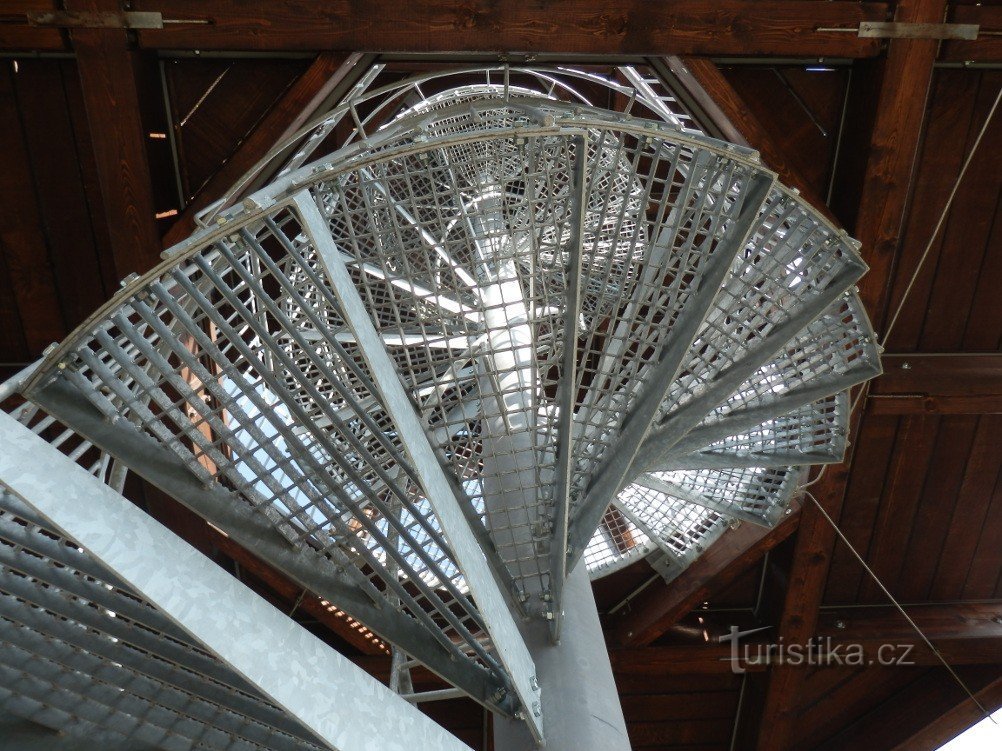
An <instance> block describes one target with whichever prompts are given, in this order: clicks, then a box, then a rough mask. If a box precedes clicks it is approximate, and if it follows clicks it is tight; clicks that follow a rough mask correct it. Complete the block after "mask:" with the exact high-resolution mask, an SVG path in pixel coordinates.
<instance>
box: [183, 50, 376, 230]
mask: <svg viewBox="0 0 1002 751" xmlns="http://www.w3.org/2000/svg"><path fill="white" fill-rule="evenodd" d="M359 58H360V56H359V55H357V54H353V55H344V54H340V53H334V52H321V53H320V54H319V55H317V57H316V59H315V60H314V61H313V62H312V63H311V64H310V67H309V68H307V69H306V71H305V72H304V73H303V74H302V75H301V76H300V77H299V78H298V79H297V80H296V81H295V83H293V84H292V86H290V87H289V89H288V90H287V91H286V92H285V93H284V94H283V95H282V96H281V98H280V99H279V100H278V101H277V102H276V103H275V104H274V105H273V106H272V107H271V109H270V110H268V113H267V114H266V115H265V116H264V118H263V119H262V120H261V122H259V123H258V124H257V125H256V126H255V128H254V130H253V131H252V132H251V134H250V135H249V136H247V138H245V139H244V141H243V142H242V143H241V144H240V146H239V147H238V148H237V150H236V151H235V152H234V153H233V155H232V156H231V157H230V158H229V159H228V160H227V161H226V163H225V164H223V166H222V167H221V168H220V169H219V171H218V172H216V174H215V175H213V176H212V178H211V179H210V180H209V181H208V182H207V183H206V184H205V185H204V186H202V188H201V189H200V190H199V192H198V195H196V196H195V197H194V198H193V199H192V200H191V202H190V203H189V204H188V205H187V206H186V207H185V209H184V211H182V212H181V215H180V216H178V218H177V219H176V220H175V222H174V224H172V225H171V227H170V229H169V230H168V231H167V234H166V235H165V236H164V239H163V244H164V247H170V246H171V245H174V244H176V243H178V242H180V241H181V240H183V239H185V238H186V237H187V236H188V235H190V234H191V233H192V231H193V230H194V229H195V215H196V214H197V213H198V212H199V211H201V210H202V209H204V208H205V207H206V206H208V205H209V204H211V203H212V202H214V201H217V200H219V199H220V198H221V197H222V196H223V195H224V194H225V193H226V191H227V190H229V188H230V187H231V186H232V185H233V184H234V183H236V182H237V180H239V179H240V178H241V177H243V175H244V174H245V173H246V172H247V171H248V170H250V169H251V168H252V167H254V165H255V164H257V162H258V161H259V160H261V159H262V158H263V157H264V156H265V155H266V154H267V153H268V152H269V151H270V150H271V149H272V148H273V147H274V146H276V145H277V144H279V143H281V142H282V141H284V140H285V139H286V138H289V137H290V136H292V135H293V134H294V133H295V132H296V131H297V130H299V129H300V128H301V127H303V125H305V124H306V123H307V122H308V121H309V120H310V118H312V117H313V116H314V115H316V114H317V110H318V109H319V108H320V107H321V106H322V105H323V104H324V103H325V102H326V101H327V99H328V97H329V96H330V95H331V94H332V93H333V92H334V91H335V89H337V88H338V87H339V86H340V85H341V84H342V83H343V82H344V81H345V80H346V79H347V78H349V77H350V76H351V75H352V72H353V70H354V67H355V65H357V64H358V63H359Z"/></svg>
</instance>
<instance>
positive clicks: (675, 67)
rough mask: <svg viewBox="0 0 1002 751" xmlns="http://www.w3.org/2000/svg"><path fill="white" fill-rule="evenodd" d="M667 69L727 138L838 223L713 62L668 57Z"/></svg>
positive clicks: (693, 58) (780, 144) (779, 144)
mask: <svg viewBox="0 0 1002 751" xmlns="http://www.w3.org/2000/svg"><path fill="white" fill-rule="evenodd" d="M668 67H669V69H670V70H671V71H672V73H674V74H675V77H676V80H677V81H678V82H679V84H681V85H682V86H684V87H685V89H686V92H687V93H688V94H689V95H690V96H691V97H692V98H693V99H694V100H695V101H696V102H697V104H700V105H701V108H702V109H703V111H704V112H705V113H706V115H707V117H708V118H710V119H711V120H712V121H713V125H714V126H715V127H716V128H717V130H719V131H720V133H721V135H723V137H724V138H726V139H727V140H729V141H734V142H735V143H740V144H742V145H746V146H751V147H752V148H754V149H757V150H758V152H759V154H761V156H762V162H763V163H764V164H765V166H767V167H768V168H769V169H771V170H773V171H774V172H776V173H777V174H778V175H779V179H780V180H781V181H782V182H783V183H784V184H786V185H789V186H790V187H793V188H796V189H797V190H798V191H800V194H801V195H802V196H803V197H804V198H805V199H807V200H808V201H809V202H810V203H811V205H812V206H814V207H815V208H816V209H817V210H818V211H819V212H821V213H822V214H823V215H824V216H826V217H827V218H828V219H829V220H831V221H833V222H836V223H837V220H836V219H835V217H834V216H833V215H832V213H831V211H830V210H829V208H828V206H827V205H826V204H825V202H824V201H823V200H822V199H821V196H818V195H815V194H814V191H813V190H812V189H811V187H810V185H809V183H808V182H807V180H806V179H805V178H804V177H803V176H802V175H801V174H800V171H799V170H798V169H797V167H796V166H794V165H793V164H792V163H791V162H790V160H789V159H788V158H787V156H786V153H785V151H786V150H785V149H784V148H783V144H782V143H780V142H779V141H778V140H776V139H775V138H774V137H773V135H774V134H772V133H770V132H769V131H768V130H767V129H766V128H765V127H764V126H763V125H762V123H761V122H760V121H759V119H758V118H757V117H755V115H754V114H753V113H752V111H751V109H750V108H749V107H748V106H747V105H746V104H745V102H744V100H743V99H742V97H741V95H740V94H738V92H737V91H735V89H734V87H733V86H731V84H730V83H729V82H728V81H727V79H726V78H725V77H724V74H723V73H722V72H721V71H720V68H718V67H717V65H716V64H715V63H714V62H713V61H712V60H708V59H706V58H700V57H685V58H669V60H668Z"/></svg>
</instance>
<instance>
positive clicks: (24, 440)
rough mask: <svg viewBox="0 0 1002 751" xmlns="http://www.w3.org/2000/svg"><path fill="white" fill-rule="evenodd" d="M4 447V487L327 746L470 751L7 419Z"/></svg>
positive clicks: (2, 428)
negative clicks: (376, 746) (417, 747)
mask: <svg viewBox="0 0 1002 751" xmlns="http://www.w3.org/2000/svg"><path fill="white" fill-rule="evenodd" d="M0 443H2V445H3V447H4V450H3V452H0V482H2V483H3V485H4V486H6V487H8V488H9V489H10V490H11V492H13V493H14V494H15V495H17V496H18V497H19V498H21V499H22V500H23V501H24V502H25V503H27V504H29V505H30V506H32V507H34V508H35V509H36V510H37V511H38V513H39V514H41V515H42V516H43V517H44V518H45V519H47V520H48V521H49V522H51V523H52V524H53V525H55V527H56V528H57V529H59V530H60V531H62V532H63V533H64V534H65V535H66V536H67V537H69V538H71V539H73V540H75V541H76V542H77V544H79V545H80V546H82V547H83V548H84V549H85V550H87V551H88V552H89V553H90V555H92V556H93V557H94V558H95V559H96V560H97V561H99V562H101V563H102V564H104V565H105V566H107V567H108V568H110V569H111V570H112V571H113V572H114V573H115V574H116V575H117V576H119V577H120V578H121V579H122V580H124V581H125V582H126V583H127V584H129V586H130V587H131V588H132V589H133V590H134V591H135V592H136V593H137V594H139V595H140V596H142V597H143V598H144V599H146V600H148V601H149V602H150V603H151V604H153V605H154V606H155V607H157V608H158V609H159V610H160V612H162V613H163V614H164V615H165V616H167V617H168V618H170V619H171V620H172V621H173V622H174V623H176V624H177V625H178V626H180V627H181V628H183V629H184V630H185V631H186V632H187V633H188V634H190V635H191V637H193V638H194V639H196V640H198V642H200V643H201V644H203V645H204V646H205V648H206V649H208V650H209V651H210V652H212V653H213V654H214V655H215V656H216V657H218V658H219V659H220V660H221V661H222V662H223V663H225V664H226V665H228V666H229V667H231V668H232V669H233V670H234V671H236V673H237V674H238V675H240V676H241V677H242V678H244V679H245V680H246V681H248V682H249V683H250V684H251V685H253V686H255V687H256V688H257V689H258V690H260V691H261V692H262V693H263V694H264V695H265V696H266V697H268V698H269V699H270V700H271V701H273V702H274V703H276V704H277V705H278V706H280V707H282V708H283V709H284V710H285V711H286V712H288V713H289V714H290V715H291V716H292V717H294V718H295V719H296V720H298V722H300V723H301V724H302V725H303V726H304V727H305V728H307V729H308V730H309V731H310V733H311V734H312V735H314V736H315V737H316V738H317V739H318V740H320V742H322V743H323V744H324V745H326V746H327V747H328V748H331V749H336V750H337V751H365V749H371V748H372V747H373V744H374V743H375V744H376V745H378V747H379V748H381V749H387V751H393V750H396V751H410V749H412V748H414V747H415V745H417V746H419V747H422V748H436V749H439V748H440V749H448V750H453V751H469V747H468V746H466V745H465V744H464V743H462V742H461V741H459V740H458V739H457V738H456V737H455V736H453V735H451V734H450V733H448V732H446V731H445V730H444V729H443V728H442V727H440V726H439V725H437V724H436V723H434V722H433V721H432V720H430V719H429V718H428V717H426V716H425V715H423V714H422V713H421V712H420V711H419V710H418V709H416V708H415V707H413V706H411V705H409V704H408V703H407V702H405V701H404V700H403V699H401V698H400V697H399V696H397V695H395V694H394V693H392V692H391V691H390V690H389V689H388V688H386V687H385V686H383V685H382V684H381V683H379V682H378V681H377V680H376V679H374V678H372V677H371V676H370V675H368V674H367V673H365V672H364V671H363V670H362V669H361V668H359V667H357V666H355V665H354V664H352V663H351V662H350V661H349V660H348V659H347V658H345V657H343V656H341V655H339V654H338V653H337V652H335V651H334V650H333V649H332V648H331V647H329V646H328V645H326V644H324V643H323V642H322V641H320V639H318V638H317V637H315V636H313V635H312V634H311V633H309V632H308V631H307V630H306V629H304V628H303V627H302V626H299V625H298V624H296V623H294V622H293V621H292V620H291V619H289V618H288V617H287V616H286V615H285V614H284V613H282V612H281V611H279V610H277V609H276V608H274V607H273V606H271V605H270V604H269V603H267V602H266V601H265V600H263V599H262V598H260V597H258V596H257V595H256V594H254V593H253V592H252V591H251V590H249V589H248V588H247V587H246V585H244V584H243V583H241V582H239V581H238V580H237V579H235V578H234V577H232V576H230V575H229V574H228V573H226V572H225V571H223V570H222V569H220V568H219V567H218V566H216V565H215V564H214V563H212V562H211V561H210V560H208V559H207V558H206V557H205V556H204V555H202V554H201V553H199V552H198V551H197V550H195V549H194V548H192V547H191V546H190V545H188V544H187V543H185V542H184V541H183V540H181V539H180V538H179V537H177V536H176V535H174V534H173V533H172V532H170V531H169V530H167V529H166V528H165V527H163V526H162V525H161V524H160V523H159V522H157V521H155V520H154V519H152V518H151V517H150V516H148V515H147V514H146V513H145V512H143V511H142V510H141V509H139V508H137V507H136V506H134V505H133V504H132V503H130V502H129V501H127V500H126V499H125V498H124V497H123V496H121V495H120V494H119V493H116V492H115V491H114V490H112V489H111V488H109V487H108V486H107V485H105V484H104V483H103V482H101V481H100V480H99V479H97V478H96V477H94V476H93V475H91V474H90V473H88V472H87V470H85V469H84V468H83V467H81V466H79V465H78V464H76V463H75V462H74V461H73V460H72V459H70V458H69V457H67V456H65V455H64V454H62V453H61V452H60V451H59V450H58V449H57V448H55V447H53V446H51V445H49V444H48V443H46V442H45V441H44V440H43V439H41V438H39V437H38V436H36V435H35V434H34V433H32V432H31V431H30V430H29V429H28V428H26V427H24V426H23V425H21V424H20V423H19V422H17V420H15V419H14V418H13V417H11V416H10V415H7V414H6V413H2V412H0ZM186 584H197V586H185V585H186ZM221 613H222V614H224V615H223V616H222V617H221V616H220V614H221ZM235 635H240V636H242V637H243V638H234V636H235Z"/></svg>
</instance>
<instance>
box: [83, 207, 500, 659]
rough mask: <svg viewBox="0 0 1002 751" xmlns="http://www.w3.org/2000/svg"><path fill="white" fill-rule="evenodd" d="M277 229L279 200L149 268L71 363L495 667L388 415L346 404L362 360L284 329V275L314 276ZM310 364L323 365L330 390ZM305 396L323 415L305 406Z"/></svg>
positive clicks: (191, 455) (94, 385) (280, 523)
mask: <svg viewBox="0 0 1002 751" xmlns="http://www.w3.org/2000/svg"><path fill="white" fill-rule="evenodd" d="M286 232H290V233H294V232H298V230H297V227H296V225H295V223H294V220H293V219H292V215H291V214H289V213H284V214H280V215H278V216H277V217H276V218H275V220H274V221H273V222H270V223H269V225H268V226H263V227H259V228H258V229H257V230H256V231H251V230H245V231H244V232H243V233H242V234H240V235H233V236H232V237H230V238H228V239H226V240H223V241H221V242H219V243H217V244H215V245H214V246H213V247H212V248H211V249H207V250H206V252H205V253H203V254H200V255H198V256H195V257H193V258H192V259H191V260H190V264H188V265H187V266H185V267H184V268H175V269H171V270H169V271H167V272H165V273H164V274H162V275H158V276H156V277H155V278H153V279H151V280H149V282H148V283H147V284H146V285H145V286H144V287H143V289H142V290H140V291H138V292H137V293H136V294H134V295H133V296H132V297H131V298H130V299H129V300H128V302H127V303H126V304H125V305H123V306H121V307H120V308H118V309H117V310H116V311H115V312H114V313H113V314H112V315H111V316H110V318H109V320H108V321H106V322H105V323H103V324H102V325H101V326H99V327H98V328H97V329H96V330H95V331H94V332H93V334H92V336H91V337H90V338H88V339H87V340H86V342H84V343H83V346H81V347H80V348H79V349H78V350H77V351H76V353H75V356H74V358H73V359H72V360H71V361H70V362H69V363H67V365H68V367H67V369H66V372H67V373H68V378H69V379H70V380H71V381H72V382H73V383H75V384H76V385H77V387H78V388H79V389H80V390H81V392H82V393H85V394H86V395H87V396H88V398H89V400H91V402H92V403H93V404H94V405H95V406H97V407H98V408H99V409H100V410H101V411H103V412H104V413H105V414H108V415H109V416H111V415H115V419H124V420H129V421H132V422H135V423H136V424H138V425H140V426H141V427H142V428H143V429H144V431H145V432H147V433H148V434H149V435H151V436H153V437H155V438H156V439H157V440H159V441H160V442H162V443H164V444H166V445H168V446H170V447H171V448H172V450H173V451H174V452H175V453H176V454H177V455H178V456H179V457H181V458H182V460H183V461H184V462H185V463H186V465H187V466H188V467H189V469H190V470H191V471H192V472H193V473H194V474H196V475H197V476H199V477H201V478H202V480H203V481H204V482H205V483H209V484H212V483H217V482H219V483H223V484H224V485H225V486H226V487H227V488H229V489H230V490H232V491H233V495H234V502H242V503H249V504H251V505H252V506H253V508H254V509H255V510H256V511H258V512H260V513H261V514H264V515H265V516H266V517H267V518H268V519H269V520H270V521H271V522H272V523H273V524H274V525H275V527H276V528H277V529H278V530H279V531H280V532H281V533H282V534H283V535H285V537H286V538H287V539H288V540H289V541H290V542H292V543H293V544H295V545H297V546H299V547H300V548H301V549H303V550H304V552H306V553H311V554H324V555H329V556H331V557H332V559H334V560H335V561H336V562H337V564H338V565H339V566H342V567H345V568H347V567H350V568H351V569H352V570H354V571H355V572H356V575H357V577H360V578H362V579H364V580H365V582H366V583H367V590H368V591H369V592H370V593H372V594H376V595H377V596H379V597H380V598H382V599H385V600H386V601H387V602H388V603H389V605H390V606H391V607H398V608H401V609H402V610H403V611H405V612H407V613H408V614H409V615H411V616H412V617H414V618H416V619H418V620H419V621H421V622H423V623H424V624H425V625H426V627H427V628H428V629H429V631H431V632H432V633H434V634H437V635H438V638H439V640H440V642H442V643H443V645H445V646H447V647H448V648H449V649H450V650H453V651H454V652H456V654H457V656H463V657H464V659H466V658H472V659H475V660H477V661H479V662H481V663H482V664H484V665H485V666H488V667H489V668H490V669H496V663H495V660H494V658H493V656H492V655H491V653H490V644H489V640H486V637H485V636H484V634H483V624H482V621H481V619H480V617H479V615H478V613H477V610H476V608H475V606H474V605H473V603H472V602H471V601H470V600H469V598H468V596H467V595H466V594H465V585H464V583H463V581H462V576H461V574H460V573H459V570H458V568H457V567H456V565H455V564H454V562H453V561H452V557H451V553H450V552H449V549H448V546H447V545H446V544H445V541H444V540H443V539H442V536H441V533H440V531H439V530H438V528H437V526H436V525H435V522H434V517H433V516H432V515H431V514H430V513H428V511H427V509H426V508H424V507H423V506H422V505H420V502H419V501H418V499H416V497H415V495H416V494H415V491H414V486H413V482H412V481H411V480H410V479H408V475H407V466H408V465H407V462H406V460H405V459H404V458H403V456H402V455H401V454H400V453H399V448H398V447H397V446H396V445H395V444H394V443H393V441H392V439H391V438H390V435H391V433H392V428H391V426H390V425H389V424H388V420H387V419H386V418H385V415H384V416H380V415H379V414H376V415H371V414H368V413H365V412H364V411H363V412H361V413H356V412H352V414H351V415H350V416H347V415H345V414H343V411H344V410H345V409H347V410H352V409H353V405H355V404H356V402H357V401H358V402H371V401H374V400H375V396H374V395H373V392H372V388H371V384H370V382H369V379H368V377H367V376H366V374H365V370H364V366H362V365H361V364H360V363H359V362H357V361H356V360H355V358H353V357H351V356H350V355H349V354H347V353H346V352H345V350H344V348H343V346H342V345H341V344H340V342H338V341H337V340H336V339H335V338H334V337H333V336H332V335H329V334H328V333H327V332H328V329H327V327H321V328H318V329H316V330H318V331H323V332H325V344H326V346H327V348H328V351H327V352H326V353H324V354H326V355H327V357H326V358H325V357H324V356H323V355H322V354H321V350H320V349H319V348H318V343H317V342H315V341H314V342H310V341H308V339H305V338H300V339H299V341H298V342H296V343H295V345H294V344H293V342H295V334H296V333H297V330H298V329H297V327H296V326H295V324H294V323H293V322H292V321H290V320H289V319H288V318H287V316H286V313H285V309H286V308H287V307H288V305H287V301H288V300H289V299H294V298H295V296H296V288H295V285H294V282H293V280H292V279H290V276H291V277H299V278H302V277H309V276H310V275H311V274H312V275H313V278H314V289H315V290H323V289H325V288H324V287H323V286H322V285H321V286H317V285H316V277H315V275H316V270H315V269H311V268H310V264H311V263H315V262H314V261H312V260H306V258H307V257H308V256H310V255H311V251H310V250H309V248H308V247H304V246H302V245H301V244H296V243H294V242H293V240H291V239H290V238H289V237H288V236H287V235H286V234H285V233H286ZM297 236H298V235H297ZM301 239H302V238H301V237H300V240H301ZM266 246H267V247H266ZM291 269H295V271H291ZM283 303H284V304H283ZM320 305H321V303H320V301H319V300H318V301H317V302H316V303H314V305H308V304H306V303H305V302H304V303H303V305H302V306H301V307H299V308H298V309H299V310H300V311H306V312H310V311H313V310H315V309H319V308H320ZM335 330H336V329H335ZM278 331H282V332H284V333H283V334H282V335H281V336H275V335H274V334H275V333H276V332H278ZM331 333H332V332H331ZM338 356H339V357H338ZM306 364H309V367H312V368H314V369H315V371H321V372H323V373H324V374H325V376H326V381H325V383H326V384H327V385H328V386H329V388H330V391H329V392H328V393H326V394H322V393H321V392H320V391H318V390H317V389H316V388H315V385H314V384H315V381H316V372H311V371H310V370H309V368H308V367H306ZM186 374H187V377H185V375H186ZM334 392H337V394H339V395H340V397H341V400H342V401H341V402H340V403H339V402H338V401H337V400H336V399H335V398H334V397H335V393H334ZM305 398H309V399H311V400H312V406H313V409H314V410H316V411H319V412H321V413H323V414H324V415H325V416H326V418H327V420H328V424H326V425H324V424H322V423H321V422H320V421H319V420H315V419H312V418H311V415H310V413H309V412H308V411H307V410H306V409H304V408H303V407H302V402H303V400H304V399H305ZM339 411H341V412H342V414H341V416H340V417H339V416H338V413H339ZM411 474H413V472H412V473H411ZM400 572H403V573H404V575H405V576H404V577H403V578H405V579H406V582H404V581H402V580H401V576H400Z"/></svg>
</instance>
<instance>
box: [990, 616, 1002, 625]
mask: <svg viewBox="0 0 1002 751" xmlns="http://www.w3.org/2000/svg"><path fill="white" fill-rule="evenodd" d="M992 620H993V621H994V622H995V623H997V624H999V625H1000V626H1002V615H997V616H995V617H994V618H992Z"/></svg>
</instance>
